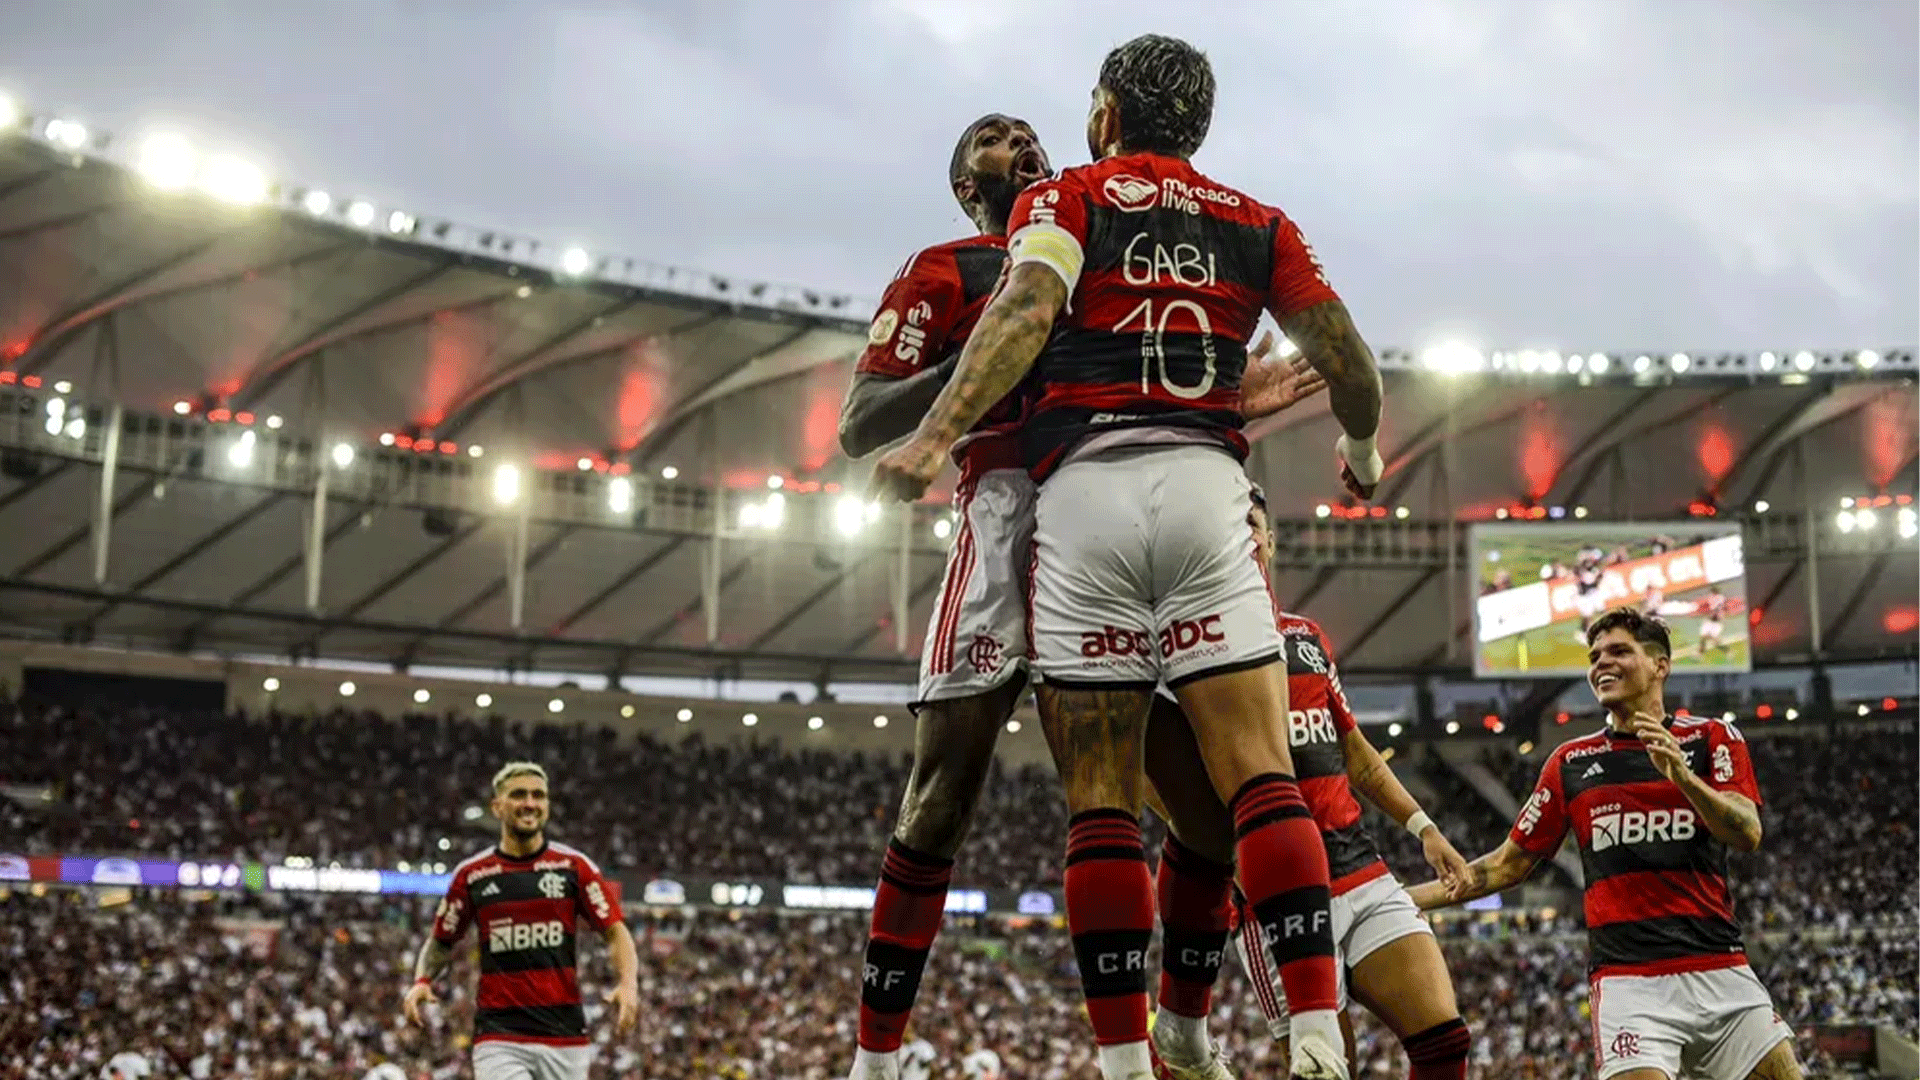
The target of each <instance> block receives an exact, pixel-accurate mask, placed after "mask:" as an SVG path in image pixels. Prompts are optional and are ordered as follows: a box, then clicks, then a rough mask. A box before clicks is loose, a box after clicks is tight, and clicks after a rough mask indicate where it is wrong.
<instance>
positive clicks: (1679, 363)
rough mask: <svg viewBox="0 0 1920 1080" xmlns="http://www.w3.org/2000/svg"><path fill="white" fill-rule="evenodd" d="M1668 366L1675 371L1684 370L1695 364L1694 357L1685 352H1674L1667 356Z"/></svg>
mask: <svg viewBox="0 0 1920 1080" xmlns="http://www.w3.org/2000/svg"><path fill="white" fill-rule="evenodd" d="M1667 366H1668V367H1671V368H1672V369H1673V370H1674V371H1675V372H1684V371H1686V370H1687V369H1688V368H1690V367H1692V366H1693V357H1691V356H1688V355H1687V354H1686V353H1683V352H1677V353H1674V354H1673V355H1672V356H1670V357H1668V358H1667Z"/></svg>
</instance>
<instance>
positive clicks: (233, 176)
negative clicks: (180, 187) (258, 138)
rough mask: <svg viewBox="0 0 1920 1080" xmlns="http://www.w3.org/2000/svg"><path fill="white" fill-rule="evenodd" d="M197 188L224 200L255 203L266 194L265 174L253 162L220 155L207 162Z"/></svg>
mask: <svg viewBox="0 0 1920 1080" xmlns="http://www.w3.org/2000/svg"><path fill="white" fill-rule="evenodd" d="M200 188H201V190H203V191H205V192H206V193H207V194H209V195H211V196H213V197H214V198H216V199H219V200H220V201H221V202H223V203H228V204H230V205H233V206H258V205H259V204H260V203H262V202H265V201H266V198H267V174H266V173H263V172H261V171H260V167H259V166H258V165H255V164H253V163H252V162H249V161H242V160H240V159H239V158H237V157H231V156H227V155H222V156H220V157H217V158H214V159H213V160H211V161H209V162H207V167H206V169H204V170H203V171H202V172H201V174H200Z"/></svg>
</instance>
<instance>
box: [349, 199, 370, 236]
mask: <svg viewBox="0 0 1920 1080" xmlns="http://www.w3.org/2000/svg"><path fill="white" fill-rule="evenodd" d="M373 214H374V210H373V204H372V203H370V202H368V201H367V200H365V199H355V200H354V201H353V202H351V203H348V204H347V221H348V223H349V224H351V225H354V226H355V227H357V228H361V229H364V228H366V227H367V226H369V225H371V224H373Z"/></svg>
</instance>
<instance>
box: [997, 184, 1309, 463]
mask: <svg viewBox="0 0 1920 1080" xmlns="http://www.w3.org/2000/svg"><path fill="white" fill-rule="evenodd" d="M1008 232H1009V234H1010V235H1011V236H1012V239H1011V241H1010V242H1009V251H1010V252H1011V258H1012V261H1013V262H1014V264H1015V265H1018V264H1019V263H1022V262H1040V263H1043V264H1045V265H1046V266H1048V267H1050V268H1052V269H1053V270H1054V271H1055V272H1056V273H1058V274H1060V276H1061V278H1062V279H1063V280H1064V281H1065V282H1066V284H1067V289H1068V294H1069V295H1068V302H1067V307H1066V310H1065V311H1064V312H1063V313H1062V314H1061V317H1060V319H1059V320H1058V322H1057V323H1056V324H1055V327H1054V334H1053V338H1052V340H1051V341H1050V342H1049V343H1048V344H1047V346H1046V348H1045V349H1044V350H1043V351H1042V352H1041V354H1040V358H1039V360H1038V361H1037V362H1036V364H1035V370H1036V371H1037V372H1038V375H1039V397H1038V399H1037V400H1036V401H1035V402H1034V404H1033V405H1032V408H1031V412H1030V415H1029V420H1028V423H1027V424H1026V425H1025V428H1024V430H1023V434H1022V442H1023V446H1024V449H1025V452H1026V457H1027V463H1028V466H1029V467H1030V468H1032V469H1033V471H1034V474H1035V476H1036V478H1043V477H1044V476H1045V475H1046V474H1047V473H1049V472H1051V471H1052V470H1053V469H1054V468H1055V467H1057V466H1058V465H1059V464H1060V462H1061V461H1062V460H1063V458H1064V456H1065V455H1066V454H1067V453H1068V452H1069V451H1071V450H1072V448H1073V447H1074V446H1075V445H1076V444H1078V443H1079V442H1080V441H1081V440H1083V439H1085V438H1087V437H1089V436H1094V435H1098V434H1102V433H1106V432H1114V431H1127V430H1129V429H1145V428H1160V429H1166V428H1175V429H1185V430H1187V431H1190V432H1192V433H1193V435H1194V436H1195V437H1196V438H1198V439H1200V440H1202V441H1214V440H1217V441H1218V442H1219V443H1221V444H1222V445H1224V446H1225V447H1227V448H1228V449H1229V450H1231V451H1232V452H1233V453H1234V454H1235V455H1237V456H1239V457H1241V458H1244V457H1245V456H1246V452H1247V444H1246V439H1245V438H1244V437H1243V436H1242V435H1241V434H1240V425H1241V418H1240V377H1241V375H1242V374H1243V373H1244V372H1245V370H1246V363H1247V342H1248V341H1249V340H1250V339H1251V338H1252V337H1253V332H1254V328H1255V327H1256V326H1257V325H1258V324H1259V321H1260V313H1261V312H1262V311H1263V310H1265V311H1271V312H1272V313H1273V315H1274V317H1275V318H1280V319H1284V318H1287V317H1289V316H1292V315H1294V314H1296V313H1298V312H1300V311H1302V310H1304V309H1306V308H1309V307H1312V306H1313V305H1315V304H1319V303H1324V302H1326V301H1329V300H1337V299H1339V297H1338V295H1337V294H1335V292H1334V291H1333V287H1332V286H1331V285H1329V284H1328V283H1327V279H1326V275H1325V273H1324V272H1323V271H1322V270H1321V267H1320V263H1319V260H1318V259H1317V258H1316V257H1315V256H1314V254H1313V250H1312V248H1310V247H1308V246H1307V242H1306V239H1305V238H1304V237H1302V236H1301V234H1300V230H1299V228H1298V227H1296V226H1295V225H1294V223H1293V222H1292V221H1291V220H1289V219H1288V218H1287V216H1286V215H1285V214H1283V213H1281V212H1280V211H1279V210H1276V209H1274V208H1273V207H1270V206H1266V205H1263V204H1261V203H1260V202H1258V201H1256V200H1254V199H1253V198H1252V197H1250V196H1248V195H1245V194H1243V193H1241V192H1239V191H1236V190H1234V189H1232V188H1229V187H1227V186H1225V185H1224V184H1220V183H1218V182H1216V181H1214V180H1212V179H1210V178H1209V177H1207V176H1204V175H1202V174H1201V173H1199V172H1198V171H1196V170H1195V169H1194V168H1193V166H1192V165H1190V164H1188V163H1187V162H1185V161H1183V160H1181V159H1179V158H1174V157H1165V156H1162V155H1159V154H1131V155H1127V156H1125V157H1114V158H1108V159H1106V160H1104V161H1100V162H1097V163H1095V164H1092V165H1087V166H1082V167H1080V168H1075V169H1068V170H1066V171H1065V172H1064V173H1061V174H1060V176H1059V178H1057V179H1055V180H1050V181H1046V182H1044V183H1039V184H1035V185H1033V186H1032V187H1029V188H1028V189H1027V190H1026V191H1024V192H1022V193H1021V195H1020V198H1019V199H1018V200H1016V201H1015V203H1014V208H1013V216H1012V219H1011V220H1010V222H1009V224H1008ZM1122 438H1128V437H1122ZM1152 440H1153V437H1152V436H1147V437H1146V438H1144V439H1141V440H1139V441H1152Z"/></svg>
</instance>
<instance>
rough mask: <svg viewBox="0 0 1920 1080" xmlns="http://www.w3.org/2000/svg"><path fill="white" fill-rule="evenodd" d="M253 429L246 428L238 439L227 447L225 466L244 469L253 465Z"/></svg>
mask: <svg viewBox="0 0 1920 1080" xmlns="http://www.w3.org/2000/svg"><path fill="white" fill-rule="evenodd" d="M254 438H255V436H254V434H253V429H252V428H248V429H247V430H245V431H242V432H241V433H240V437H239V438H237V439H235V440H233V442H231V443H229V444H228V445H227V464H229V465H231V466H233V467H234V468H236V469H244V468H246V467H247V466H249V465H251V464H253V443H254Z"/></svg>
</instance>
